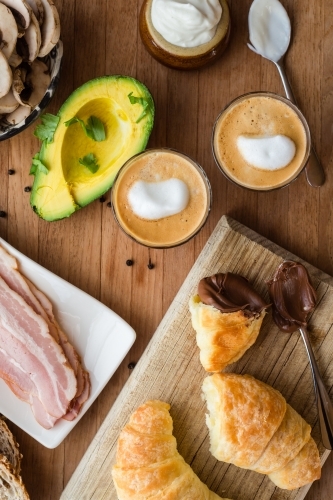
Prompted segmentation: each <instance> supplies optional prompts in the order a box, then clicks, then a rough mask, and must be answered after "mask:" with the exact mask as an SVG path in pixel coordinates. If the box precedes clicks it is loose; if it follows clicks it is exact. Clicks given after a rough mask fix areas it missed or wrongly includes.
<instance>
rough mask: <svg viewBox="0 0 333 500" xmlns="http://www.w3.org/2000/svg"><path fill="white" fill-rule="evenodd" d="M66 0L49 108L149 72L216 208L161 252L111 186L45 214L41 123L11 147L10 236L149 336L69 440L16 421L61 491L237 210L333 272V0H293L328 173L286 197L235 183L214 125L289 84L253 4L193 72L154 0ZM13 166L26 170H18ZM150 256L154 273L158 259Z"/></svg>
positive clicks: (307, 105) (325, 483) (55, 495)
mask: <svg viewBox="0 0 333 500" xmlns="http://www.w3.org/2000/svg"><path fill="white" fill-rule="evenodd" d="M54 1H55V3H56V6H57V8H58V10H59V13H60V19H61V30H62V34H61V38H62V40H63V42H64V59H63V64H62V75H61V80H60V84H59V87H58V89H57V92H56V94H55V97H54V99H53V101H52V103H51V104H50V106H49V108H48V111H49V112H50V113H55V112H57V110H58V109H59V107H60V105H61V104H62V102H63V101H64V100H65V99H66V98H67V97H68V95H69V94H70V93H71V92H72V91H73V90H74V88H76V87H77V86H78V85H80V84H82V83H84V82H85V81H86V80H88V79H89V78H94V77H97V76H100V75H103V74H119V73H120V74H125V75H126V74H127V75H131V76H135V77H138V78H139V79H141V80H142V81H143V82H144V83H145V84H146V85H147V86H148V88H149V89H150V90H151V92H152V94H153V96H154V100H155V104H156V120H155V126H154V130H153V134H152V136H151V140H150V142H149V146H151V147H155V146H169V147H175V148H177V149H179V150H181V151H183V152H184V153H187V154H190V155H191V156H193V157H194V158H195V159H196V160H198V161H199V163H200V164H201V165H202V166H203V167H204V169H205V170H206V172H207V174H208V176H209V179H210V181H211V183H212V188H213V207H212V212H211V215H210V217H209V219H208V222H207V224H206V225H205V227H204V228H203V230H202V231H201V232H200V233H199V235H197V236H196V237H195V239H193V240H192V241H191V242H189V243H187V244H186V245H184V246H182V247H179V248H176V249H172V250H167V251H162V250H159V251H156V250H155V251H149V250H148V249H146V248H144V247H141V246H139V245H135V244H134V243H133V242H132V241H130V240H129V239H128V238H126V237H125V236H124V235H123V234H122V233H121V231H120V230H119V229H118V227H117V226H116V224H115V222H114V220H113V218H112V214H111V210H110V208H108V207H107V202H108V201H109V199H110V195H109V193H108V194H107V196H106V202H104V203H101V202H100V201H99V200H96V201H95V202H94V203H92V204H90V205H89V206H87V207H86V208H84V209H83V210H82V211H81V212H78V213H76V214H74V215H73V216H71V217H70V218H69V219H66V220H63V221H59V222H56V223H51V224H49V223H46V222H44V221H42V220H39V219H38V218H37V216H36V215H35V214H34V213H33V212H32V210H31V209H30V206H29V193H26V192H24V187H25V186H30V185H31V184H32V178H31V177H29V175H28V173H29V169H30V162H31V157H32V155H33V154H34V153H35V152H36V151H37V150H38V141H37V139H36V138H35V137H34V136H33V133H32V132H33V128H34V127H33V126H32V127H30V128H29V129H28V130H26V131H25V132H23V133H22V134H20V135H19V136H16V137H14V138H12V139H10V140H9V141H6V142H2V143H0V175H1V185H0V210H4V211H6V212H7V217H5V218H0V235H1V237H3V238H4V239H6V240H8V241H9V243H11V244H12V245H14V246H15V247H17V248H18V250H20V251H22V252H23V253H25V254H26V255H28V256H29V257H32V258H33V259H34V260H36V261H38V262H39V263H41V264H42V265H43V266H45V267H46V268H48V269H50V270H51V271H53V272H55V273H56V274H58V275H60V276H61V277H63V278H65V279H67V280H69V281H71V282H72V283H73V284H75V285H76V286H79V287H80V288H82V289H83V290H85V291H86V292H88V293H90V294H91V295H93V296H94V297H97V298H99V299H100V300H101V301H102V302H103V303H105V304H106V305H107V306H109V307H111V308H112V309H114V310H115V312H117V313H118V314H120V315H121V316H122V317H123V318H124V319H125V320H126V321H128V322H129V323H130V324H131V325H132V326H133V327H134V329H135V330H136V332H137V341H136V342H135V344H134V346H133V348H132V349H131V351H130V353H129V354H128V356H127V357H126V359H125V360H124V362H123V363H122V365H121V366H120V367H119V369H118V370H117V372H116V374H115V375H114V376H113V378H112V380H111V381H110V383H109V384H108V385H107V387H106V388H105V389H104V391H103V392H102V394H101V395H100V397H99V398H98V400H97V401H96V402H95V403H94V405H93V406H92V407H91V408H90V409H89V411H88V412H87V414H86V415H85V416H84V418H83V419H82V420H81V421H80V422H79V424H78V425H77V426H76V427H75V429H74V430H73V431H72V432H71V433H70V435H69V436H68V438H67V439H66V440H65V441H64V443H62V444H61V445H60V446H59V447H58V448H57V449H55V450H47V449H45V448H43V447H42V446H41V445H39V444H38V443H36V442H35V441H34V440H33V439H31V438H30V437H29V436H27V435H26V434H24V433H23V432H22V431H21V430H20V429H18V428H16V427H15V426H14V425H11V424H10V423H9V425H10V426H11V429H12V430H13V431H14V433H15V435H16V437H17V439H18V441H19V442H20V445H21V450H22V453H23V455H24V460H23V479H24V481H25V483H26V485H27V489H28V491H29V493H30V495H31V498H32V500H58V499H59V497H60V495H61V492H62V490H63V488H64V487H65V486H66V484H67V483H68V481H69V479H70V477H71V475H72V473H73V472H74V470H75V468H76V466H77V465H78V463H79V461H80V459H81V458H82V456H83V454H84V452H85V451H86V450H87V448H88V446H89V444H90V442H91V440H92V439H93V437H94V435H95V433H96V431H97V430H98V429H99V427H100V425H101V424H102V422H103V420H104V418H105V417H106V415H107V414H108V412H109V410H110V408H111V406H112V404H113V403H114V401H115V399H116V398H117V396H118V394H119V393H120V391H121V389H122V387H123V385H124V384H125V382H126V381H127V380H128V379H129V378H131V377H132V375H133V374H134V373H135V372H134V373H132V371H131V370H129V369H128V364H129V362H136V361H138V360H139V358H140V356H141V355H142V353H143V352H144V350H145V348H146V346H147V344H148V342H149V340H150V338H151V337H152V335H153V333H154V331H155V330H156V328H157V326H158V324H159V323H160V321H161V319H162V318H163V316H164V314H165V313H166V311H167V309H168V307H169V305H170V304H171V302H172V300H173V299H174V297H175V295H176V293H177V291H178V290H179V288H180V287H181V285H182V283H183V282H184V280H185V279H186V276H187V275H188V273H189V271H190V269H191V267H192V265H193V263H194V262H195V260H196V258H197V257H198V255H199V253H200V251H201V250H202V248H203V247H204V245H205V243H206V241H207V240H208V237H209V236H210V234H211V233H212V231H213V229H214V228H215V226H216V224H217V222H218V220H219V219H220V217H221V216H222V215H223V214H228V215H230V216H232V217H233V218H235V219H237V220H238V221H240V222H241V223H243V224H245V225H247V226H248V227H250V228H252V229H254V230H256V231H257V232H259V233H260V234H262V235H263V236H265V237H266V238H269V239H271V240H272V241H274V242H275V243H277V244H279V245H281V246H282V247H284V248H286V249H287V250H289V251H291V252H293V253H294V254H296V255H298V256H300V257H302V258H304V259H305V260H306V261H307V262H309V263H311V264H313V265H314V266H316V267H317V268H319V269H321V270H322V271H325V272H326V273H328V274H330V275H333V223H332V222H333V204H332V199H333V181H332V178H331V170H332V167H333V164H332V162H333V159H332V158H333V156H332V147H333V127H332V117H333V76H332V75H333V17H332V12H333V0H318V1H316V2H313V1H312V0H282V3H283V5H284V6H285V7H286V9H287V11H288V14H289V15H290V17H291V21H292V29H293V38H292V44H291V47H290V50H289V51H288V54H287V57H286V66H287V72H288V75H289V78H290V81H291V83H292V86H293V89H294V92H295V94H296V97H297V99H298V102H299V105H300V107H301V109H302V111H303V112H304V114H305V116H306V117H307V119H308V120H309V125H310V129H311V131H312V135H313V139H314V143H315V146H316V149H317V151H318V153H319V154H320V157H321V160H322V162H323V165H324V168H325V171H326V173H327V181H326V184H325V185H324V186H323V187H322V188H320V189H317V190H316V189H312V188H311V187H310V186H309V185H308V184H307V183H306V181H305V178H304V175H301V176H300V178H299V179H298V180H297V181H296V182H295V183H293V184H292V185H291V186H289V187H288V188H285V189H282V190H279V191H276V192H272V193H254V192H251V191H246V190H244V189H241V188H238V187H237V186H234V185H233V184H231V183H230V182H228V181H227V180H226V179H225V178H224V177H223V176H222V175H221V173H220V172H219V170H218V169H217V167H216V166H215V164H214V160H213V157H212V154H211V146H210V136H211V130H212V126H213V123H214V121H215V119H216V117H217V115H218V114H219V112H220V111H221V109H222V108H223V107H224V106H225V105H226V104H227V103H228V102H229V101H230V100H231V99H233V98H234V97H237V96H238V95H240V94H242V93H244V92H249V91H255V90H270V91H273V92H278V93H281V94H283V88H282V85H281V82H280V80H279V77H278V74H277V72H276V69H275V67H274V66H273V64H271V63H270V62H269V61H266V60H264V59H262V58H260V57H259V56H257V55H256V54H254V53H252V52H251V51H249V50H248V48H247V46H246V42H247V38H248V29H247V14H248V10H249V7H250V4H251V0H243V1H242V2H240V1H239V0H238V1H237V0H230V2H229V3H230V7H231V17H232V33H231V40H230V45H229V47H228V49H227V51H226V52H225V54H224V56H223V58H222V59H221V60H220V61H219V62H218V63H217V64H216V65H214V66H212V67H210V68H207V69H203V70H200V71H194V72H192V73H187V74H185V73H183V72H181V71H180V72H177V71H175V70H170V69H167V68H165V67H163V66H161V65H160V64H158V63H157V62H156V61H155V60H153V59H152V58H151V57H150V56H149V54H147V52H146V51H145V49H144V48H143V46H142V43H141V41H140V38H139V35H138V25H137V21H138V13H139V9H140V7H141V4H142V0H127V1H126V2H125V1H121V0H112V1H107V0H99V1H97V0H81V1H80V2H74V1H68V2H64V1H63V0H54ZM9 168H13V169H14V170H15V172H16V173H15V175H13V176H8V174H7V171H8V169H9ZM149 257H151V259H152V262H153V263H154V264H155V268H154V269H153V270H149V269H148V268H147V264H148V260H149ZM128 258H133V260H134V266H133V267H127V266H126V265H125V261H126V259H128ZM180 264H181V265H180ZM131 374H132V375H131ZM184 449H185V446H183V448H182V450H184ZM332 467H333V455H332V454H331V455H330V457H329V458H328V460H327V462H326V463H325V466H324V469H323V477H322V479H321V480H320V481H319V482H318V483H316V484H314V485H313V487H312V488H311V490H310V492H309V493H308V495H307V500H331V499H332V493H331V492H332V490H333V477H332V474H331V470H332ZM36 470H38V474H36ZM214 484H216V483H214Z"/></svg>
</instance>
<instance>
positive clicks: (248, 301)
mask: <svg viewBox="0 0 333 500" xmlns="http://www.w3.org/2000/svg"><path fill="white" fill-rule="evenodd" d="M198 295H199V297H200V300H201V302H203V303H204V304H206V305H209V306H213V307H216V309H219V310H220V311H222V312H224V313H231V312H236V311H240V310H242V311H244V314H246V315H247V316H255V315H257V314H260V313H261V311H262V310H263V309H266V307H268V304H266V302H264V301H263V299H262V298H261V297H260V295H259V294H258V293H257V292H256V291H255V290H254V289H253V288H252V286H251V285H250V284H249V282H248V280H247V279H246V278H243V276H240V275H239V274H233V273H226V274H223V273H219V274H214V275H213V276H210V277H209V278H203V279H202V280H201V281H200V282H199V285H198Z"/></svg>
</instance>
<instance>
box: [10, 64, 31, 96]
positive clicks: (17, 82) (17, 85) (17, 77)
mask: <svg viewBox="0 0 333 500" xmlns="http://www.w3.org/2000/svg"><path fill="white" fill-rule="evenodd" d="M26 75H27V68H26V67H24V66H23V65H22V66H19V67H18V68H16V69H15V70H14V73H13V84H12V91H13V95H14V98H15V99H16V100H17V102H18V103H19V104H21V106H29V104H27V102H26V101H25V100H22V96H21V93H22V92H23V91H24V90H25V79H26Z"/></svg>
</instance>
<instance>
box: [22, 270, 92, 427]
mask: <svg viewBox="0 0 333 500" xmlns="http://www.w3.org/2000/svg"><path fill="white" fill-rule="evenodd" d="M24 279H25V280H26V282H27V283H28V285H29V287H30V290H31V292H32V293H33V294H34V295H35V297H36V298H37V299H38V300H39V302H40V304H41V306H42V307H43V309H44V310H45V311H46V313H47V316H48V318H49V320H50V321H51V322H52V323H53V324H55V325H56V326H57V329H58V332H59V342H60V345H61V347H62V348H63V350H64V353H65V354H66V356H67V359H68V361H69V362H70V364H71V366H72V368H73V370H74V373H75V375H76V378H77V391H76V394H75V398H74V400H73V401H72V403H71V408H72V409H71V411H70V414H69V415H68V418H67V417H66V416H64V417H63V418H65V419H66V420H69V419H71V420H73V418H75V417H73V415H74V413H76V414H75V416H77V415H78V413H79V411H80V409H81V407H82V405H83V403H85V402H86V401H87V399H88V397H89V394H90V377H89V374H88V372H87V371H85V370H84V369H83V367H82V365H81V359H80V356H79V355H78V353H77V352H76V350H75V349H74V347H73V346H72V344H71V343H70V342H69V340H68V338H67V336H66V334H65V333H64V332H63V330H62V329H61V328H60V326H59V325H58V323H57V321H56V319H55V317H54V315H53V309H52V304H51V302H50V301H49V299H48V298H47V297H46V295H45V294H44V293H43V292H41V291H40V290H38V288H36V287H35V285H34V284H33V283H31V281H30V280H28V279H27V278H24ZM74 409H75V410H74ZM72 410H73V411H72Z"/></svg>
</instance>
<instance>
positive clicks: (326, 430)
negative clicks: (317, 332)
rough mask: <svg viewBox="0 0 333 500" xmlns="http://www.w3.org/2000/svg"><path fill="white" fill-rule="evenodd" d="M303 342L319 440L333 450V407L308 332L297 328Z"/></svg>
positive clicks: (303, 328)
mask: <svg viewBox="0 0 333 500" xmlns="http://www.w3.org/2000/svg"><path fill="white" fill-rule="evenodd" d="M299 331H300V332H301V335H302V339H303V341H304V344H305V347H306V350H307V353H308V356H309V361H310V366H311V372H312V379H313V385H314V389H315V395H316V402H317V408H318V417H319V424H320V432H321V439H322V442H323V445H324V446H325V448H327V449H328V450H332V449H333V405H332V401H331V399H330V397H329V395H328V394H327V391H326V388H325V386H324V383H323V381H322V378H321V376H320V373H319V370H318V366H317V363H316V360H315V357H314V354H313V351H312V347H311V344H310V341H309V337H308V332H307V329H306V328H305V327H301V328H299Z"/></svg>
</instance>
